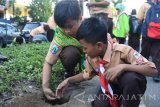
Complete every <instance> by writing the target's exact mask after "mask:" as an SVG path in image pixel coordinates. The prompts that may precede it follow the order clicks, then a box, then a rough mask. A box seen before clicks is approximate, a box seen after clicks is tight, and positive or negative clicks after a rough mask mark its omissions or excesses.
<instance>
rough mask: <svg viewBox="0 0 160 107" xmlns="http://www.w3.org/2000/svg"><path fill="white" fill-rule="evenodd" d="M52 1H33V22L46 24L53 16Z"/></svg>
mask: <svg viewBox="0 0 160 107" xmlns="http://www.w3.org/2000/svg"><path fill="white" fill-rule="evenodd" d="M51 5H52V0H33V1H32V3H31V5H30V6H29V9H30V11H29V15H30V17H31V18H32V21H33V22H37V21H38V22H46V21H47V20H48V18H49V17H50V16H51V15H52V14H53V11H52V7H51Z"/></svg>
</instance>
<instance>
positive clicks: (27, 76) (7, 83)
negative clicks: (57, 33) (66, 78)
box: [0, 43, 62, 93]
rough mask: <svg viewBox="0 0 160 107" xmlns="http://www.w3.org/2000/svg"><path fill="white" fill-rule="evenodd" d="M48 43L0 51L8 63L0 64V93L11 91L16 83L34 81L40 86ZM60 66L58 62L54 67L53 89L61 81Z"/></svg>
mask: <svg viewBox="0 0 160 107" xmlns="http://www.w3.org/2000/svg"><path fill="white" fill-rule="evenodd" d="M48 48H49V43H42V44H26V45H20V46H13V47H10V48H4V49H0V52H1V54H2V55H5V56H7V57H8V61H7V62H4V63H2V64H0V93H2V92H5V91H9V90H11V88H12V86H13V85H14V83H15V82H16V81H22V80H28V81H36V83H37V85H38V86H41V76H42V67H43V62H44V59H45V56H46V54H47V51H48ZM61 71H62V65H61V63H60V61H58V63H57V64H56V66H55V67H54V73H53V74H52V87H53V89H55V87H56V86H57V84H58V83H59V82H60V81H61V79H62V78H61V74H62V72H61Z"/></svg>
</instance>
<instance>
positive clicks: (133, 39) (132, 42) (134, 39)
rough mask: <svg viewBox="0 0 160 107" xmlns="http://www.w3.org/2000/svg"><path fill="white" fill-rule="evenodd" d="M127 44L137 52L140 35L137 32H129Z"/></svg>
mask: <svg viewBox="0 0 160 107" xmlns="http://www.w3.org/2000/svg"><path fill="white" fill-rule="evenodd" d="M128 45H129V46H131V47H132V48H133V49H135V50H136V51H137V52H139V48H140V35H138V34H135V33H134V34H129V38H128Z"/></svg>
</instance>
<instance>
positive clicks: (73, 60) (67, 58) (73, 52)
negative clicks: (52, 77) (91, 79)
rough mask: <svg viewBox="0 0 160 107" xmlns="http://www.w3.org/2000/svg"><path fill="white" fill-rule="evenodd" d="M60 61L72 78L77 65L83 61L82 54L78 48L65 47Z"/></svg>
mask: <svg viewBox="0 0 160 107" xmlns="http://www.w3.org/2000/svg"><path fill="white" fill-rule="evenodd" d="M60 60H61V62H62V65H63V66H64V68H65V71H66V72H67V73H68V74H69V75H70V76H73V75H74V73H75V71H74V69H75V67H76V65H77V64H78V63H80V61H81V52H80V50H79V49H78V48H76V47H73V46H68V47H65V48H64V49H62V52H61V53H60Z"/></svg>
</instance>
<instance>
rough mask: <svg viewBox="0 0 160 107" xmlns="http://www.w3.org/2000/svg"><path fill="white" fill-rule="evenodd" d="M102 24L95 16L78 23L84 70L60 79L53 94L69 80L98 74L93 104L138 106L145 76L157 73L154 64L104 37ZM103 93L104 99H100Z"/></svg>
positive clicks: (96, 106) (144, 86) (62, 88)
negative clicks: (98, 86)
mask: <svg viewBox="0 0 160 107" xmlns="http://www.w3.org/2000/svg"><path fill="white" fill-rule="evenodd" d="M106 35H107V30H106V25H105V24H104V22H103V21H101V20H99V19H97V18H89V19H86V20H84V21H83V22H82V24H81V25H80V28H79V29H78V32H77V39H78V40H79V41H80V44H81V45H82V47H83V51H84V52H85V53H86V59H87V61H86V69H85V70H84V72H83V73H80V74H78V75H75V76H72V77H69V78H67V79H66V80H64V81H63V82H62V83H61V84H59V86H58V87H57V90H56V93H57V96H60V94H61V93H62V92H63V91H64V89H65V88H66V87H67V86H68V85H69V84H71V83H75V82H80V81H84V80H88V79H91V78H92V77H93V76H95V75H98V76H99V78H100V79H99V80H100V85H101V89H100V91H99V93H98V95H99V96H102V97H99V98H97V99H95V101H94V102H93V104H92V106H93V107H120V106H121V105H123V107H138V105H139V103H140V98H141V96H142V95H143V94H144V92H145V90H146V78H145V76H155V75H157V74H158V72H157V69H156V67H155V65H154V63H152V62H149V61H148V60H147V59H145V58H144V57H143V56H142V55H140V54H139V53H138V52H137V51H135V50H134V49H132V48H131V47H129V46H126V45H123V44H117V43H113V42H112V40H111V39H110V38H107V36H106ZM104 96H105V97H106V98H104Z"/></svg>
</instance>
